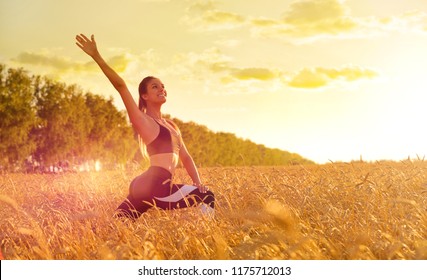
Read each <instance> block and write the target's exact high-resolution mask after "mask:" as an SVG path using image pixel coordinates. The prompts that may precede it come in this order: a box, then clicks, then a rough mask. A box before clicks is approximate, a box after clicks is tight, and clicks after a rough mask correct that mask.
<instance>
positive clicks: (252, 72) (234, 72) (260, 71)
mask: <svg viewBox="0 0 427 280" xmlns="http://www.w3.org/2000/svg"><path fill="white" fill-rule="evenodd" d="M230 70H231V71H230V74H231V76H233V77H234V78H236V79H238V80H251V79H254V80H260V81H268V80H272V79H274V78H277V74H276V73H274V72H273V71H271V70H270V69H267V68H243V69H230Z"/></svg>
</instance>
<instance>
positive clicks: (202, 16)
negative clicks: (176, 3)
mask: <svg viewBox="0 0 427 280" xmlns="http://www.w3.org/2000/svg"><path fill="white" fill-rule="evenodd" d="M181 21H182V22H183V23H185V24H187V25H188V26H190V27H191V29H192V30H194V31H212V30H226V29H235V28H237V27H241V26H243V25H244V24H245V23H246V17H245V16H243V15H239V14H237V13H231V12H226V11H221V10H218V9H217V8H216V2H214V1H196V2H194V3H192V5H190V6H189V7H188V8H187V14H186V15H185V16H183V17H182V19H181Z"/></svg>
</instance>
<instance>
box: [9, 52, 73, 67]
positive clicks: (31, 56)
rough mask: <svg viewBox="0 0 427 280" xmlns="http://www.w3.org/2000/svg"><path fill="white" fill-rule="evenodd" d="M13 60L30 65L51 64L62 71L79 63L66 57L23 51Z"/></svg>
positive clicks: (50, 65)
mask: <svg viewBox="0 0 427 280" xmlns="http://www.w3.org/2000/svg"><path fill="white" fill-rule="evenodd" d="M12 61H14V62H18V63H22V64H29V65H41V66H49V67H52V68H54V69H56V70H60V71H64V70H67V69H71V68H75V67H77V65H78V64H76V63H75V62H72V61H71V60H70V59H68V58H65V57H60V56H54V55H49V54H47V53H32V52H22V53H20V54H19V55H18V56H17V57H16V58H14V59H12Z"/></svg>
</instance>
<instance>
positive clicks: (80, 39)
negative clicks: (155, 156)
mask: <svg viewBox="0 0 427 280" xmlns="http://www.w3.org/2000/svg"><path fill="white" fill-rule="evenodd" d="M76 40H77V42H76V45H77V46H78V47H80V48H81V49H82V50H83V51H84V52H85V53H87V54H88V55H89V56H90V57H92V58H93V60H94V61H95V62H96V63H97V64H98V66H99V67H100V68H101V70H102V72H103V73H104V74H105V76H107V78H108V80H110V82H111V84H112V85H113V86H114V88H115V89H116V90H117V91H118V92H119V93H120V96H121V97H122V100H123V102H124V104H125V107H126V110H127V112H128V115H129V119H130V121H131V123H132V125H133V127H134V128H135V129H136V131H137V132H138V133H139V134H140V135H141V137H142V138H143V139H144V138H150V136H148V135H145V134H146V133H147V127H150V125H151V122H150V120H149V118H148V117H147V116H146V115H145V114H144V113H143V112H141V111H140V110H139V108H138V106H137V105H136V103H135V100H134V99H133V97H132V95H131V93H130V92H129V89H128V88H127V86H126V83H125V81H124V80H123V79H122V78H121V77H120V76H119V75H118V74H117V73H116V72H115V71H114V70H113V69H112V68H111V67H110V66H109V65H108V64H107V63H106V62H105V60H104V59H103V58H102V56H101V54H100V53H99V51H98V48H97V46H96V42H95V36H94V35H92V36H91V39H89V38H87V37H86V36H85V35H83V34H80V35H77V36H76ZM144 128H145V129H144ZM148 131H149V130H148ZM147 136H148V137H147Z"/></svg>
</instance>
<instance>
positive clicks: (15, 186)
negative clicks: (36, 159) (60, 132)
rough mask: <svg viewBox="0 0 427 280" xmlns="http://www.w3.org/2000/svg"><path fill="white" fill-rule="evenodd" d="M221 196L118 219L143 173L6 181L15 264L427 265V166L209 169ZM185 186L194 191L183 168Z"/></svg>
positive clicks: (4, 246) (1, 203) (6, 227)
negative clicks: (209, 211) (205, 204)
mask: <svg viewBox="0 0 427 280" xmlns="http://www.w3.org/2000/svg"><path fill="white" fill-rule="evenodd" d="M200 173H201V175H202V178H203V179H204V181H205V182H207V183H208V184H210V185H211V189H212V190H213V191H214V192H215V195H216V199H217V208H216V213H215V218H214V219H209V218H208V217H205V216H203V215H201V213H200V210H199V209H198V208H191V209H181V210H176V211H163V210H156V209H152V210H150V211H149V212H147V213H145V214H144V215H143V216H142V217H141V218H140V219H139V220H138V221H137V222H135V223H132V222H126V221H120V220H115V219H114V218H112V215H113V212H114V210H115V208H116V207H117V206H118V205H119V203H120V202H121V201H122V200H123V199H124V198H125V197H126V195H127V191H128V185H129V183H130V181H131V180H132V178H133V177H135V176H136V175H138V173H137V172H135V171H127V172H125V171H104V172H98V173H95V172H94V173H73V174H72V173H69V174H57V175H54V174H48V175H46V174H44V175H41V174H30V175H23V174H5V175H2V176H1V178H0V240H1V251H2V253H3V257H4V258H5V259H25V260H28V259H29V260H32V259H79V260H86V259H89V260H94V259H169V260H177V259H178V260H181V259H221V260H223V259H234V260H240V259H269V260H272V259H298V260H300V259H310V260H320V259H340V260H342V259H353V260H354V259H383V260H388V259H427V211H426V210H427V185H426V183H427V162H424V161H403V162H376V163H364V162H352V163H330V164H325V165H307V166H288V167H230V168H201V169H200ZM175 180H176V181H178V182H190V180H189V177H187V175H186V174H185V172H184V171H183V170H178V172H177V175H176V178H175Z"/></svg>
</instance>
